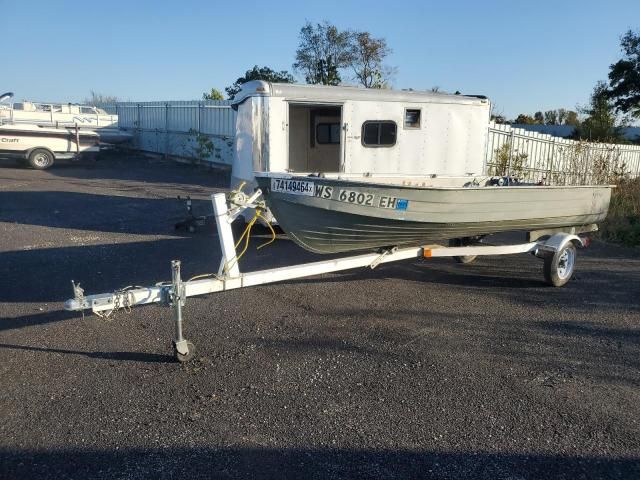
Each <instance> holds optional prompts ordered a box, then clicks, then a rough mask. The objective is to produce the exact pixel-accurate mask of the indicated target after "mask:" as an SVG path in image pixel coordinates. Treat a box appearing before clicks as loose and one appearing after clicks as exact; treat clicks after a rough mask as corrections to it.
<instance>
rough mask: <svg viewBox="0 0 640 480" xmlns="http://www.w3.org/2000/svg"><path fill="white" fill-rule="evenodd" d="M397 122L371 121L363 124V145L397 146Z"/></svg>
mask: <svg viewBox="0 0 640 480" xmlns="http://www.w3.org/2000/svg"><path fill="white" fill-rule="evenodd" d="M396 131H397V126H396V122H392V121H389V120H386V121H381V122H377V121H369V122H364V123H363V124H362V144H363V145H364V146H365V147H392V146H393V145H395V144H396Z"/></svg>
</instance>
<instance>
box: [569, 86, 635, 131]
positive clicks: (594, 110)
mask: <svg viewBox="0 0 640 480" xmlns="http://www.w3.org/2000/svg"><path fill="white" fill-rule="evenodd" d="M615 108H616V107H615V104H614V101H613V100H612V99H611V97H610V96H609V89H608V86H607V84H606V82H602V81H600V82H598V83H597V84H596V86H595V87H594V88H593V93H592V94H591V99H590V101H589V105H588V106H587V107H584V108H582V113H584V114H585V115H587V118H586V119H585V120H584V121H583V122H581V124H580V125H579V126H578V128H577V132H576V133H577V136H578V137H579V138H587V139H589V140H595V141H599V142H604V141H608V142H619V141H621V140H622V138H623V137H622V134H621V132H620V127H621V125H620V123H619V122H618V118H617V116H616V114H615Z"/></svg>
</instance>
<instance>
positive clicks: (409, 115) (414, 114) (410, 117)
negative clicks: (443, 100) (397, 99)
mask: <svg viewBox="0 0 640 480" xmlns="http://www.w3.org/2000/svg"><path fill="white" fill-rule="evenodd" d="M420 114H421V110H420V109H419V108H405V109H404V128H420V117H421V115H420Z"/></svg>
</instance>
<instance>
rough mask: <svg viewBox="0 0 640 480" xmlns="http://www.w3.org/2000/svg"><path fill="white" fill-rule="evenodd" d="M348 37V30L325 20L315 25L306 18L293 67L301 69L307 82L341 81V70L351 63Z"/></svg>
mask: <svg viewBox="0 0 640 480" xmlns="http://www.w3.org/2000/svg"><path fill="white" fill-rule="evenodd" d="M351 38H352V34H351V33H350V32H348V31H344V32H341V31H340V30H338V29H337V28H336V27H335V26H334V25H331V24H330V23H329V22H327V21H325V22H324V23H318V24H316V25H315V26H314V25H313V24H311V22H307V23H306V24H305V25H304V26H303V27H302V28H301V29H300V45H299V46H298V49H297V50H296V61H295V62H294V64H293V68H294V70H296V71H298V72H301V73H303V74H304V77H305V80H306V82H307V83H312V84H318V83H319V84H322V85H338V84H340V82H341V81H342V78H341V77H340V70H341V69H344V68H347V67H348V66H349V65H351V63H352V54H353V49H352V44H351Z"/></svg>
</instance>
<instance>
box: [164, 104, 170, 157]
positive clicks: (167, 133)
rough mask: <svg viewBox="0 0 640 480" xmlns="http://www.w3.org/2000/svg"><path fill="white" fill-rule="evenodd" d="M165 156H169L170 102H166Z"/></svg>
mask: <svg viewBox="0 0 640 480" xmlns="http://www.w3.org/2000/svg"><path fill="white" fill-rule="evenodd" d="M164 156H165V158H168V157H169V104H168V103H165V104H164Z"/></svg>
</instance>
